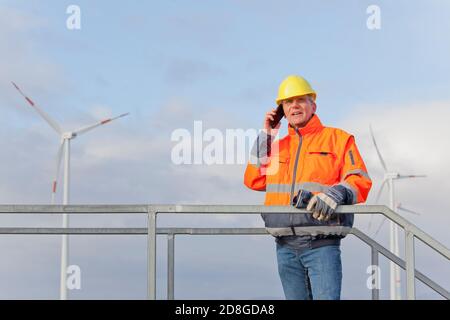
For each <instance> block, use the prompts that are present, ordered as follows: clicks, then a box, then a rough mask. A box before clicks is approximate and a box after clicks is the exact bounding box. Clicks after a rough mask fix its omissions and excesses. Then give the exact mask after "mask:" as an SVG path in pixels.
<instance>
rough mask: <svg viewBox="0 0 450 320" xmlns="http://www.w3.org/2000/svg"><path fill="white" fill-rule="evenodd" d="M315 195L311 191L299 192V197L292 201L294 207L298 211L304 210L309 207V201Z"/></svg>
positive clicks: (301, 190)
mask: <svg viewBox="0 0 450 320" xmlns="http://www.w3.org/2000/svg"><path fill="white" fill-rule="evenodd" d="M312 196H313V194H312V193H311V192H309V191H306V190H303V189H300V190H298V192H297V195H296V196H295V197H294V198H293V199H292V203H291V204H292V206H294V207H296V208H297V209H303V208H306V206H307V205H308V202H309V200H311V198H312Z"/></svg>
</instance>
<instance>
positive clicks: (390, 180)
mask: <svg viewBox="0 0 450 320" xmlns="http://www.w3.org/2000/svg"><path fill="white" fill-rule="evenodd" d="M370 135H371V137H372V142H373V145H374V146H375V150H376V151H377V155H378V159H379V160H380V162H381V165H382V167H383V169H384V179H383V182H382V183H381V187H380V190H379V191H378V194H377V198H376V202H378V200H379V198H380V196H381V193H382V192H383V188H384V187H385V186H386V184H387V185H388V188H389V207H390V209H391V210H392V211H394V212H396V209H400V210H403V211H408V212H410V213H414V214H418V213H417V212H414V211H412V210H409V209H405V208H403V207H401V205H400V204H399V205H396V203H395V192H394V181H395V180H400V179H413V178H422V177H426V175H416V174H409V175H404V174H400V173H398V172H393V171H389V170H388V168H387V166H386V163H385V162H384V160H383V157H382V156H381V153H380V150H379V149H378V146H377V142H376V140H375V136H374V134H373V130H372V126H370ZM385 220H386V217H383V221H382V222H381V224H380V226H379V228H378V230H377V232H376V233H375V235H376V234H377V233H378V231H379V230H380V228H381V225H382V224H383V223H384V221H385ZM370 221H372V217H371V220H370ZM369 228H370V222H369ZM389 249H390V251H391V252H392V253H394V254H395V255H397V256H398V255H399V251H400V250H399V243H398V225H397V224H396V223H394V222H393V221H390V228H389ZM400 285H401V283H400V267H399V266H398V265H396V264H395V263H394V262H392V261H391V262H390V296H391V300H400V299H401V286H400Z"/></svg>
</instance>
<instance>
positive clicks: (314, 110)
mask: <svg viewBox="0 0 450 320" xmlns="http://www.w3.org/2000/svg"><path fill="white" fill-rule="evenodd" d="M312 104H313V108H312V110H313V113H316V109H317V105H316V103H315V102H312Z"/></svg>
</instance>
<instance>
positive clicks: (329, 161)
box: [304, 150, 339, 184]
mask: <svg viewBox="0 0 450 320" xmlns="http://www.w3.org/2000/svg"><path fill="white" fill-rule="evenodd" d="M306 154H307V159H306V162H305V172H304V173H305V174H307V175H308V177H306V180H309V181H312V182H319V183H323V184H334V183H336V182H337V180H338V178H339V166H338V163H337V160H338V159H337V155H336V153H334V152H332V151H327V150H311V151H307V153H306Z"/></svg>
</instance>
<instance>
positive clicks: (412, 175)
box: [397, 174, 427, 179]
mask: <svg viewBox="0 0 450 320" xmlns="http://www.w3.org/2000/svg"><path fill="white" fill-rule="evenodd" d="M426 177H427V175H426V174H400V175H399V176H398V177H397V179H409V178H426Z"/></svg>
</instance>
